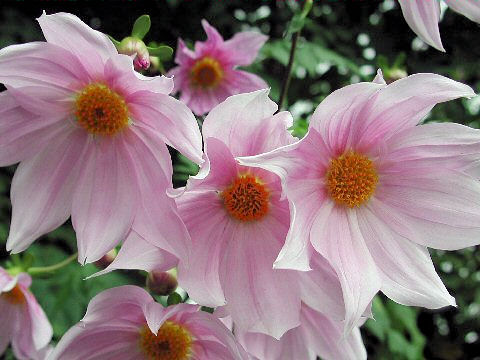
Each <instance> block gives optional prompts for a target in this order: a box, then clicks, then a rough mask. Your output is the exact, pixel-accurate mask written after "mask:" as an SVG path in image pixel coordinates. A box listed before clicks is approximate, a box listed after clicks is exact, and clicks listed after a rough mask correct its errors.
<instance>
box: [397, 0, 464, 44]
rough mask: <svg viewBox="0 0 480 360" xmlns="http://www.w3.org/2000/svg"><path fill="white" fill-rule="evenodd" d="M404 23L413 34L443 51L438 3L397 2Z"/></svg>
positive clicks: (433, 0)
mask: <svg viewBox="0 0 480 360" xmlns="http://www.w3.org/2000/svg"><path fill="white" fill-rule="evenodd" d="M454 1H456V0H454ZM399 3H400V7H401V8H402V12H403V16H404V17H405V21H406V22H407V24H408V25H409V26H410V28H411V29H412V30H413V31H414V32H415V34H417V35H418V37H420V39H422V40H423V41H425V42H426V43H427V44H428V45H430V46H433V47H434V48H435V49H437V50H440V51H445V49H444V48H443V45H442V40H441V39H440V29H439V28H438V22H439V20H440V2H439V1H436V0H428V1H411V0H399Z"/></svg>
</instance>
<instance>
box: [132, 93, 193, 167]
mask: <svg viewBox="0 0 480 360" xmlns="http://www.w3.org/2000/svg"><path fill="white" fill-rule="evenodd" d="M129 101H131V104H130V110H131V111H132V113H133V115H134V119H135V120H136V121H138V122H139V123H142V124H145V125H147V126H149V127H151V128H152V129H154V130H156V131H157V132H158V134H159V135H160V136H161V137H162V138H163V140H164V141H165V142H166V143H167V144H168V145H170V146H172V147H174V148H175V149H177V150H178V151H180V152H181V153H182V154H183V155H185V156H186V157H188V158H189V159H191V160H192V161H194V162H196V163H198V164H200V163H201V162H202V137H201V134H200V130H199V128H198V123H197V121H196V119H195V116H194V115H193V114H192V112H191V111H190V109H189V108H188V107H187V106H186V105H185V104H184V103H182V102H180V101H178V100H176V99H174V98H173V97H171V96H167V95H163V94H155V93H152V92H149V91H139V92H137V93H135V94H134V95H133V96H132V97H131V98H129Z"/></svg>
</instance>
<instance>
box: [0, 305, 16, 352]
mask: <svg viewBox="0 0 480 360" xmlns="http://www.w3.org/2000/svg"><path fill="white" fill-rule="evenodd" d="M0 313H1V314H2V321H0V354H3V353H4V352H5V350H6V348H7V346H8V344H9V343H10V340H11V339H12V337H13V330H14V324H15V321H16V312H15V311H12V306H11V304H9V303H8V302H7V301H6V300H4V299H3V298H2V296H0Z"/></svg>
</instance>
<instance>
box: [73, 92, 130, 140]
mask: <svg viewBox="0 0 480 360" xmlns="http://www.w3.org/2000/svg"><path fill="white" fill-rule="evenodd" d="M75 116H76V118H77V122H78V124H79V125H80V126H81V127H82V128H84V129H85V130H86V131H88V132H89V133H91V134H94V135H103V136H112V135H115V134H116V133H118V132H120V131H122V130H123V129H124V128H125V127H126V126H127V125H128V123H129V121H128V107H127V104H126V103H125V100H124V99H123V97H122V96H120V95H119V94H117V93H116V92H115V91H113V90H112V89H110V88H109V87H108V86H106V85H105V84H102V83H92V84H89V85H87V86H85V87H84V88H83V90H82V91H81V92H80V93H79V94H78V95H77V98H76V101H75Z"/></svg>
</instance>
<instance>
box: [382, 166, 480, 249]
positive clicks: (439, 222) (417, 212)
mask: <svg viewBox="0 0 480 360" xmlns="http://www.w3.org/2000/svg"><path fill="white" fill-rule="evenodd" d="M406 175H407V176H402V172H400V173H396V174H393V175H388V176H385V175H384V176H383V179H382V186H381V187H380V188H379V189H378V190H377V193H376V198H377V199H378V200H380V201H381V202H382V203H384V204H386V205H388V206H389V207H390V208H392V209H394V210H393V211H394V213H393V214H383V217H385V218H387V217H399V219H390V220H388V223H389V224H390V223H391V226H395V228H394V230H395V231H396V232H397V233H399V234H400V235H402V236H404V237H406V238H407V239H409V240H411V241H413V242H416V243H418V244H420V245H425V246H429V247H434V248H440V249H445V250H456V249H461V248H464V247H467V246H472V245H477V244H478V243H479V241H480V240H479V239H480V227H479V226H478V224H479V223H480V207H479V206H478V204H479V203H480V184H479V183H478V181H477V180H475V179H473V178H471V177H470V176H468V175H465V174H463V173H460V172H458V171H454V170H448V169H437V171H433V170H431V169H430V172H429V173H423V172H420V173H419V174H415V173H414V172H412V173H411V174H406ZM452 189H454V192H452ZM395 213H397V214H398V215H396V214H395ZM384 221H386V220H385V219H384ZM399 221H401V224H404V226H399Z"/></svg>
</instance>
